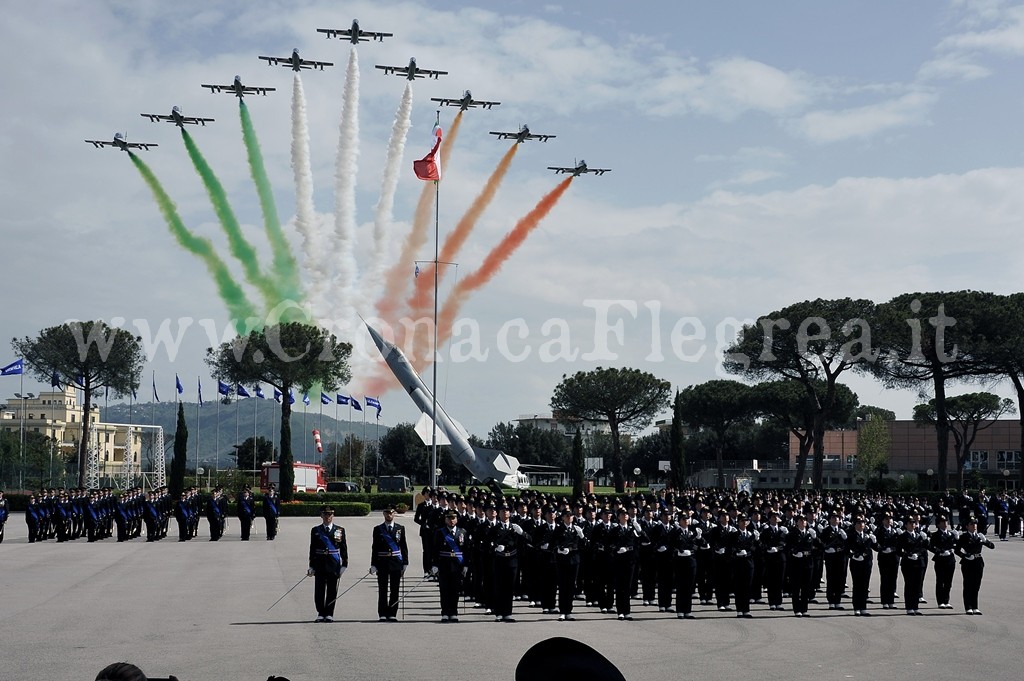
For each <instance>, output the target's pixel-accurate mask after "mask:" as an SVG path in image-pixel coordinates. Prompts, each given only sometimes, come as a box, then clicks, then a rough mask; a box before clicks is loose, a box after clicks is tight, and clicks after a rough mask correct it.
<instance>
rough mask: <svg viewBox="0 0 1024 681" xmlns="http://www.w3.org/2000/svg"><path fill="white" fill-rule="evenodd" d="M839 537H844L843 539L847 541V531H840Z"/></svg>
mask: <svg viewBox="0 0 1024 681" xmlns="http://www.w3.org/2000/svg"><path fill="white" fill-rule="evenodd" d="M839 536H840V537H842V538H843V539H846V531H845V530H839Z"/></svg>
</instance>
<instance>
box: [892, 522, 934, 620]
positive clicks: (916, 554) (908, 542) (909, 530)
mask: <svg viewBox="0 0 1024 681" xmlns="http://www.w3.org/2000/svg"><path fill="white" fill-rule="evenodd" d="M898 545H899V551H900V572H901V573H903V601H904V607H906V609H907V614H908V615H923V614H924V613H922V612H921V611H920V610H918V608H917V606H918V603H919V601H920V600H921V588H922V582H923V580H924V573H923V572H922V570H921V561H922V560H925V561H927V560H928V535H926V534H925V533H924V532H919V531H918V530H917V519H916V518H914V517H913V516H907V518H906V520H904V521H903V534H901V535H900V538H899V541H898Z"/></svg>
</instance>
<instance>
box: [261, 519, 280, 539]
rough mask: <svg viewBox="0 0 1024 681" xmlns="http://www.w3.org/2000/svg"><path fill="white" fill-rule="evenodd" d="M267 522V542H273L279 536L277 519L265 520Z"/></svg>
mask: <svg viewBox="0 0 1024 681" xmlns="http://www.w3.org/2000/svg"><path fill="white" fill-rule="evenodd" d="M264 519H265V520H266V521H267V541H271V540H273V539H274V537H276V536H277V522H278V519H277V517H272V518H264Z"/></svg>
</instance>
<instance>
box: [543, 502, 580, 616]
mask: <svg viewBox="0 0 1024 681" xmlns="http://www.w3.org/2000/svg"><path fill="white" fill-rule="evenodd" d="M561 515H562V518H561V522H560V523H559V524H558V526H557V527H556V528H555V532H554V536H553V537H552V538H551V544H552V548H553V549H554V553H555V574H556V575H557V579H558V621H559V622H565V621H567V620H568V621H570V622H571V621H573V620H575V619H576V618H575V617H573V616H572V605H573V599H574V598H575V596H576V576H577V573H578V572H579V568H580V547H581V546H582V545H583V543H584V541H585V540H584V535H583V529H582V528H580V527H578V526H577V525H575V524H573V512H572V509H571V508H569V507H568V506H567V507H565V508H564V509H562V514H561Z"/></svg>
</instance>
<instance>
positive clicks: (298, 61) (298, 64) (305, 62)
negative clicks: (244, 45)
mask: <svg viewBox="0 0 1024 681" xmlns="http://www.w3.org/2000/svg"><path fill="white" fill-rule="evenodd" d="M260 59H265V60H266V62H267V66H274V65H275V64H277V65H278V66H286V67H288V68H290V69H291V70H292V71H301V70H302V69H320V70H321V71H323V70H324V67H325V66H334V64H333V63H332V62H329V61H312V60H309V59H303V58H302V57H300V56H299V48H297V47H296V48H295V49H293V50H292V56H290V57H262V56H261V57H260Z"/></svg>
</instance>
